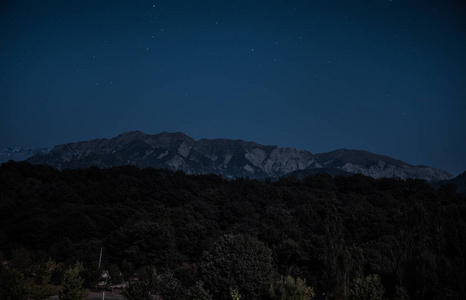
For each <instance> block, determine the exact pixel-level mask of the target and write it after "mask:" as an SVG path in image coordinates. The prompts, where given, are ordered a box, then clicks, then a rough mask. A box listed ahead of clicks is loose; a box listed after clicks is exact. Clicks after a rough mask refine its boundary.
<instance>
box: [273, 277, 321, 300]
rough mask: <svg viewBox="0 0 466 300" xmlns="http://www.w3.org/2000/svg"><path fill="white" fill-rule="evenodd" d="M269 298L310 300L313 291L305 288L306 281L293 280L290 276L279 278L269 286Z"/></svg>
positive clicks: (310, 288) (307, 287)
mask: <svg viewBox="0 0 466 300" xmlns="http://www.w3.org/2000/svg"><path fill="white" fill-rule="evenodd" d="M269 293H270V297H271V298H272V299H277V300H311V299H312V298H313V297H314V296H315V293H314V289H313V288H312V287H310V286H307V284H306V279H301V278H299V277H298V278H296V279H294V278H293V277H291V276H290V275H288V276H286V277H283V276H282V278H281V280H280V281H279V282H277V283H276V284H275V285H271V286H270V290H269Z"/></svg>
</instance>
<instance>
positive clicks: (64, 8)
mask: <svg viewBox="0 0 466 300" xmlns="http://www.w3.org/2000/svg"><path fill="white" fill-rule="evenodd" d="M462 2H463V1H452V0H438V1H425V0H424V1H416V0H412V1H408V0H399V1H396V0H392V1H390V0H366V1H358V0H352V1H337V0H335V1H332V0H326V1H325V0H315V1H314V0H280V1H277V0H267V1H265V0H234V1H233V0H231V1H223V0H199V1H195V0H189V1H186V0H132V1H118V0H98V1H96V0H69V1H63V0H43V1H36V0H15V1H2V4H0V117H1V118H0V147H2V148H3V147H27V146H36V147H42V146H54V145H57V144H63V143H68V142H76V141H82V140H89V139H93V138H112V137H114V136H116V135H118V134H120V133H123V132H127V131H132V130H141V131H143V132H145V133H150V134H155V133H159V132H162V131H169V132H177V131H181V132H184V133H186V134H188V135H190V136H191V137H193V138H194V139H200V138H220V137H221V138H230V139H243V140H247V141H255V142H257V143H260V144H266V145H278V146H280V147H296V148H301V149H306V150H308V151H310V152H311V153H321V152H328V151H332V150H336V149H339V148H347V149H359V150H366V151H370V152H374V153H377V154H383V155H388V156H391V157H394V158H397V159H400V160H403V161H405V162H407V163H410V164H414V165H417V164H422V165H429V166H433V167H436V168H440V169H443V170H446V171H448V172H450V173H452V174H453V175H457V174H459V173H461V172H463V171H465V170H466V121H465V116H466V5H465V4H464V3H462Z"/></svg>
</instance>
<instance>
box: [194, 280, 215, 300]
mask: <svg viewBox="0 0 466 300" xmlns="http://www.w3.org/2000/svg"><path fill="white" fill-rule="evenodd" d="M189 292H190V295H191V299H192V300H212V295H210V294H209V291H207V290H206V289H205V288H204V282H202V281H197V282H196V284H195V285H194V286H193V287H191V288H190V289H189Z"/></svg>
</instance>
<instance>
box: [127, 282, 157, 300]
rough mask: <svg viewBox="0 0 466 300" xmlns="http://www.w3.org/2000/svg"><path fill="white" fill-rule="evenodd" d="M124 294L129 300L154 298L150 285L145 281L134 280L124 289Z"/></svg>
mask: <svg viewBox="0 0 466 300" xmlns="http://www.w3.org/2000/svg"><path fill="white" fill-rule="evenodd" d="M123 295H124V296H125V297H126V298H128V300H152V296H151V293H150V286H149V284H148V283H147V282H144V281H134V282H131V283H130V284H129V286H128V287H127V288H125V289H124V290H123Z"/></svg>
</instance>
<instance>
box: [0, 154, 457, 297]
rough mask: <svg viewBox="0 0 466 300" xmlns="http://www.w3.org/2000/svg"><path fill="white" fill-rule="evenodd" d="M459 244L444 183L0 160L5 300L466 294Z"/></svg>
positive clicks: (450, 193)
mask: <svg viewBox="0 0 466 300" xmlns="http://www.w3.org/2000/svg"><path fill="white" fill-rule="evenodd" d="M101 249H102V260H101V266H100V267H99V256H100V251H101ZM465 249H466V196H463V195H460V194H457V193H456V192H455V187H454V186H452V185H443V186H441V187H439V188H434V187H432V186H431V185H429V184H428V183H427V182H425V181H421V180H412V179H408V180H399V179H389V178H382V179H373V178H370V177H366V176H362V175H354V176H349V177H344V176H335V177H332V176H330V175H328V174H317V175H311V176H308V177H306V178H304V179H297V178H295V177H288V178H282V179H279V180H277V181H273V180H263V181H258V180H250V179H248V178H242V179H235V180H226V179H223V178H221V177H219V176H216V175H187V174H185V173H183V172H180V171H178V172H172V171H169V170H157V169H152V168H145V169H139V168H136V167H133V166H123V167H114V168H108V169H99V168H97V167H91V168H88V169H77V170H70V169H66V170H62V171H58V170H56V169H54V168H52V167H49V166H44V165H31V164H28V163H25V162H12V161H10V162H8V163H4V164H2V165H1V166H0V262H1V263H2V264H1V266H0V298H1V299H26V298H32V299H48V298H49V297H50V296H51V295H57V294H59V293H60V295H63V293H64V292H63V291H65V290H66V288H67V284H66V282H65V280H64V278H65V279H66V278H71V277H73V276H75V277H76V278H78V279H79V280H78V281H79V282H80V283H82V287H83V289H87V290H94V289H96V287H97V286H98V284H99V282H100V281H101V280H102V278H101V275H102V272H103V270H106V271H107V272H108V275H109V276H108V277H107V279H106V280H107V282H106V286H110V285H117V284H121V283H122V282H127V283H128V285H127V286H126V287H125V288H124V289H123V291H122V293H123V294H124V295H125V296H126V297H127V298H128V299H130V300H132V299H155V298H154V297H156V296H157V297H158V298H157V299H243V300H244V299H247V300H249V299H399V300H401V299H413V300H415V299H416V300H417V299H464V298H465V297H466V296H465V295H466V285H465V284H464V283H465V282H466V255H465V254H464V250H465ZM15 285H17V286H18V288H17V289H15V290H14V291H12V287H13V286H15ZM100 288H102V287H100ZM62 298H63V299H66V297H62Z"/></svg>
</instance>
